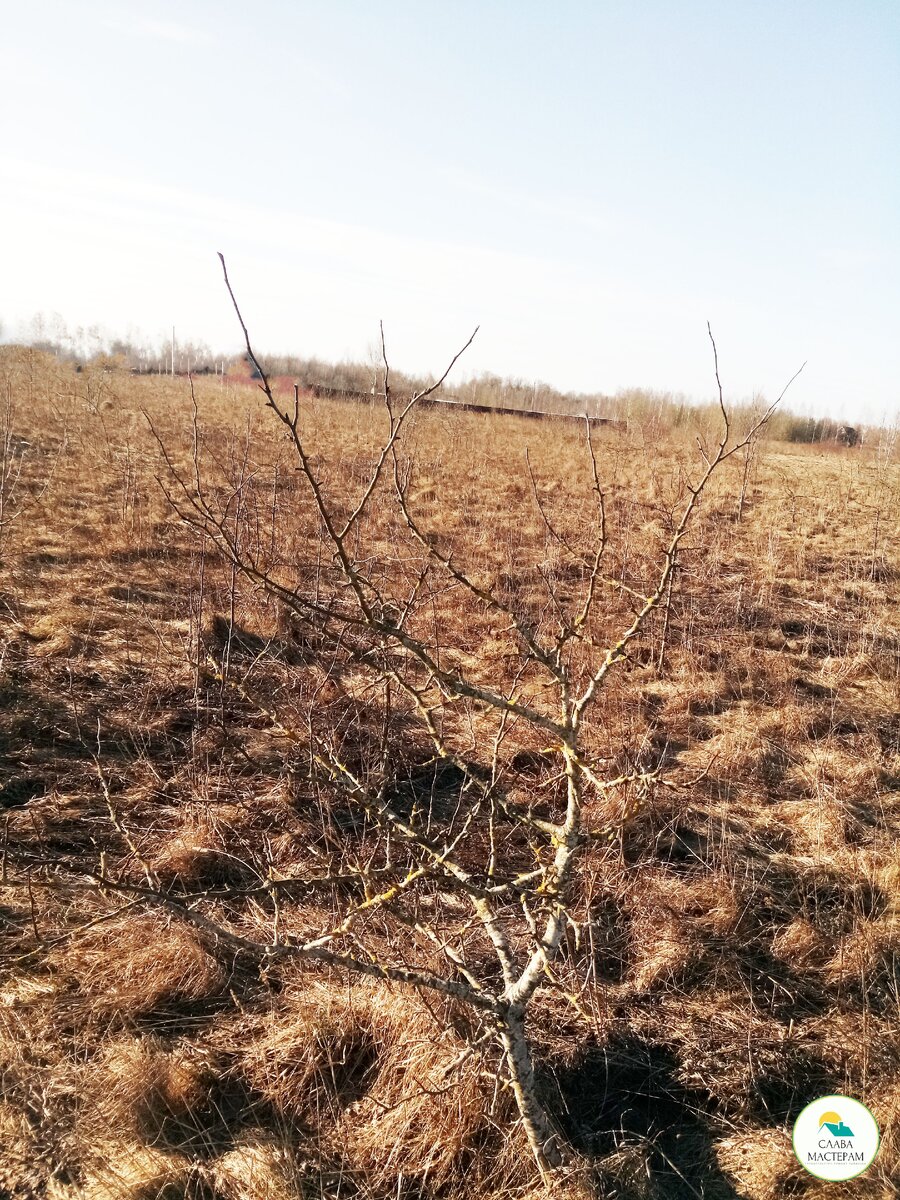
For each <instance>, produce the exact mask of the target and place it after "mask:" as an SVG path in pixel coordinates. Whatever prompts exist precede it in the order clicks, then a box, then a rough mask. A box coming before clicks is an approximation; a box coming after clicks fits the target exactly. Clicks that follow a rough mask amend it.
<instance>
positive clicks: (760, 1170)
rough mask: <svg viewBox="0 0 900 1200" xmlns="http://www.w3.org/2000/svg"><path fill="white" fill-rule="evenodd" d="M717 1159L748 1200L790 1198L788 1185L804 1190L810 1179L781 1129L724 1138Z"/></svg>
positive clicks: (762, 1130)
mask: <svg viewBox="0 0 900 1200" xmlns="http://www.w3.org/2000/svg"><path fill="white" fill-rule="evenodd" d="M716 1157H717V1159H718V1163H719V1166H720V1167H721V1169H722V1171H723V1172H724V1174H725V1175H726V1176H727V1177H728V1178H729V1179H730V1180H731V1181H732V1182H733V1183H734V1185H735V1187H736V1188H737V1189H738V1194H739V1195H740V1196H742V1197H746V1200H781V1197H782V1196H786V1195H788V1194H789V1192H788V1185H789V1184H791V1183H792V1184H794V1185H795V1187H796V1186H801V1185H802V1183H803V1181H804V1180H806V1179H807V1175H806V1172H805V1171H804V1170H803V1168H802V1167H801V1166H800V1164H799V1163H798V1162H797V1159H796V1157H795V1156H794V1151H793V1149H792V1148H791V1143H790V1139H789V1137H788V1136H787V1134H786V1133H785V1132H784V1131H783V1130H781V1129H754V1130H748V1131H747V1132H745V1133H736V1134H734V1135H733V1136H732V1137H728V1138H723V1139H722V1141H720V1142H719V1143H718V1144H717V1146H716Z"/></svg>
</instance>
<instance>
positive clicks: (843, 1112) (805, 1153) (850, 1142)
mask: <svg viewBox="0 0 900 1200" xmlns="http://www.w3.org/2000/svg"><path fill="white" fill-rule="evenodd" d="M879 1141H880V1134H879V1132H878V1124H877V1123H876V1121H875V1118H874V1117H873V1116H872V1114H871V1113H870V1112H869V1110H868V1109H867V1108H866V1106H865V1105H864V1104H860V1102H859V1101H858V1100H851V1099H850V1097H849V1096H822V1097H821V1099H819V1100H814V1101H813V1102H812V1104H807V1106H806V1108H804V1110H803V1112H802V1113H801V1114H800V1116H799V1117H798V1118H797V1120H796V1121H795V1122H794V1153H795V1154H796V1155H797V1159H798V1160H799V1162H800V1165H801V1166H802V1167H805V1168H806V1170H807V1171H809V1173H810V1175H815V1176H816V1177H817V1178H818V1179H852V1178H853V1177H854V1175H861V1174H862V1172H863V1171H865V1169H866V1168H867V1167H868V1166H870V1165H871V1163H872V1161H873V1160H874V1158H875V1155H876V1154H877V1153H878V1143H879Z"/></svg>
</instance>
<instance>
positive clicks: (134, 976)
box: [58, 917, 227, 1016]
mask: <svg viewBox="0 0 900 1200" xmlns="http://www.w3.org/2000/svg"><path fill="white" fill-rule="evenodd" d="M58 957H61V958H62V962H61V964H60V965H61V966H62V967H63V969H65V970H67V971H68V972H69V974H71V975H73V976H74V977H75V979H76V980H77V986H78V990H79V992H80V993H81V995H83V996H84V997H85V999H86V1000H87V1001H88V1002H89V1004H90V1006H91V1008H92V1009H93V1010H94V1012H95V1013H97V1014H103V1015H107V1016H111V1015H116V1014H118V1015H121V1016H134V1015H136V1014H139V1013H147V1012H153V1011H157V1010H160V1009H167V1008H172V1007H177V1006H180V1005H185V1004H197V1003H200V1002H203V1001H208V1000H210V999H212V998H214V997H216V996H219V995H220V994H221V992H222V990H223V988H224V987H225V985H226V983H227V975H226V972H225V970H224V968H223V967H222V965H221V964H220V963H219V962H218V960H217V959H216V958H215V957H214V956H213V955H212V954H211V953H210V952H209V951H208V950H207V949H206V948H205V947H204V946H203V945H202V944H201V942H200V940H199V939H198V938H197V937H196V935H195V934H194V933H193V932H192V931H191V930H189V929H186V928H184V927H183V926H180V925H175V924H166V923H164V922H163V921H161V920H158V919H145V920H141V919H140V918H137V917H127V918H123V919H121V920H118V921H110V922H109V923H107V924H103V925H98V926H96V927H95V928H94V929H91V930H89V931H88V932H87V933H86V934H84V935H83V936H82V937H80V938H78V939H77V941H76V942H74V943H73V944H72V945H71V946H70V947H68V948H64V950H63V952H62V954H61V955H58Z"/></svg>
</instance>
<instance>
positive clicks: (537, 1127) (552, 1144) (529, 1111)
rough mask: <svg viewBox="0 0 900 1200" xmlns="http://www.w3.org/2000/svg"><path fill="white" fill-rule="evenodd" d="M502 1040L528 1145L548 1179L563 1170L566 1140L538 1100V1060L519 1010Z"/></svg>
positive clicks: (511, 1017)
mask: <svg viewBox="0 0 900 1200" xmlns="http://www.w3.org/2000/svg"><path fill="white" fill-rule="evenodd" d="M500 1036H501V1038H502V1040H503V1047H504V1049H505V1050H506V1060H507V1063H508V1065H509V1075H510V1081H511V1083H512V1089H513V1094H514V1095H515V1097H516V1104H517V1105H518V1108H519V1115H520V1116H521V1118H522V1125H523V1126H524V1129H525V1133H526V1135H527V1137H528V1144H529V1145H530V1146H531V1150H532V1153H533V1154H534V1157H535V1159H536V1160H537V1164H538V1167H539V1168H540V1171H541V1174H542V1175H546V1174H547V1172H548V1171H549V1170H552V1169H553V1168H554V1167H561V1166H563V1164H564V1163H565V1155H564V1153H563V1147H562V1139H561V1137H560V1135H559V1133H557V1131H556V1130H555V1129H554V1128H553V1125H552V1123H551V1120H550V1117H549V1116H548V1114H547V1113H546V1111H545V1110H544V1107H543V1105H542V1104H541V1102H540V1101H539V1100H538V1098H537V1091H536V1087H535V1077H534V1060H533V1059H532V1056H531V1047H530V1046H529V1045H528V1039H527V1038H526V1036H525V1017H524V1014H523V1013H521V1012H518V1011H515V1010H513V1011H511V1012H507V1014H506V1018H505V1020H504V1022H503V1027H502V1029H501V1032H500Z"/></svg>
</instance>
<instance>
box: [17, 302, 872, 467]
mask: <svg viewBox="0 0 900 1200" xmlns="http://www.w3.org/2000/svg"><path fill="white" fill-rule="evenodd" d="M16 340H17V341H18V342H20V343H21V344H25V345H28V346H31V347H32V348H34V349H38V350H43V351H46V352H48V353H51V354H54V355H55V356H56V357H57V358H60V359H64V360H67V361H71V362H73V363H75V364H76V365H77V366H81V367H85V366H87V365H88V364H94V365H97V366H105V367H107V368H109V369H117V370H127V371H131V372H132V373H135V374H155V373H160V374H176V375H182V374H187V373H193V374H197V375H206V374H217V375H230V376H235V375H237V376H241V375H243V376H244V377H248V376H250V374H251V369H250V368H249V366H248V364H247V361H246V356H245V355H238V356H228V355H222V354H216V353H214V352H213V351H212V350H211V349H210V347H209V346H207V345H206V344H205V343H203V342H186V341H185V342H183V341H177V340H176V342H175V344H174V347H173V344H172V339H171V338H161V339H160V340H159V342H158V343H157V344H156V345H153V344H151V343H148V342H147V341H146V340H143V339H141V338H140V337H138V336H137V335H130V336H126V337H120V336H114V335H110V334H108V333H106V332H104V331H103V330H101V329H100V328H99V327H98V326H91V327H90V328H87V329H85V328H78V329H75V330H74V331H70V330H69V329H68V328H67V327H66V325H65V323H64V322H63V321H62V319H61V318H60V317H58V316H53V317H51V318H46V317H43V316H38V317H35V318H34V320H33V321H32V322H31V324H30V326H29V328H28V330H27V331H26V332H25V334H24V336H20V337H19V338H17V339H16ZM173 351H174V352H173ZM260 360H261V362H262V365H263V367H264V369H265V370H266V372H267V373H268V374H269V375H271V376H280V377H281V378H285V377H288V378H290V379H293V380H295V381H296V382H298V383H299V384H300V385H301V386H302V387H304V388H308V389H310V390H316V391H318V392H319V394H320V395H323V396H324V395H335V394H341V393H346V394H350V395H359V394H363V393H364V394H366V395H376V396H377V395H380V394H383V391H384V371H383V367H382V365H381V364H380V363H377V364H372V363H369V364H366V363H359V362H338V363H333V362H325V361H324V360H322V359H318V358H300V357H297V356H295V355H284V354H261V355H260ZM433 382H434V377H433V376H421V375H410V374H406V373H404V372H402V371H398V370H396V369H393V368H392V369H391V386H392V389H393V391H394V393H395V394H396V395H404V394H406V395H409V394H411V393H412V392H413V391H416V390H418V389H421V388H423V387H425V386H427V385H428V384H431V383H433ZM441 395H442V396H443V397H444V398H445V399H448V400H457V401H459V402H465V403H468V404H475V405H479V406H482V405H483V406H486V407H489V408H503V409H515V410H521V411H525V412H545V413H556V414H560V415H565V416H584V415H586V416H589V417H601V418H606V419H608V420H611V421H614V422H624V423H627V425H628V426H629V428H632V429H640V430H642V431H643V433H644V435H645V436H648V437H650V438H652V437H657V436H662V435H664V434H665V433H667V432H669V431H672V430H676V429H679V428H682V427H686V426H694V425H697V424H698V422H700V423H706V422H708V420H709V419H710V418H714V417H715V415H716V412H717V406H716V405H715V404H712V403H709V402H700V403H698V402H696V401H693V400H691V399H690V398H689V397H687V396H684V395H681V394H678V393H672V392H662V391H653V390H648V389H645V388H628V389H624V390H620V391H618V392H616V393H615V394H612V395H608V394H606V393H603V392H563V391H560V390H559V389H557V388H554V387H552V386H551V385H550V384H547V383H542V382H530V381H526V380H523V379H513V378H505V377H502V376H500V375H494V374H491V373H482V374H480V375H476V376H471V377H469V378H468V379H467V380H466V381H465V382H463V383H447V384H445V385H444V387H443V388H442V390H441ZM764 407H765V401H764V400H763V399H762V398H761V397H755V398H754V400H753V401H750V402H745V403H742V404H737V405H733V406H732V408H733V412H734V415H735V418H736V419H737V420H740V419H741V418H742V415H743V416H746V417H749V416H752V414H753V413H755V412H761V411H763V409H764ZM847 428H848V427H847V426H846V424H845V423H843V422H841V421H837V420H832V419H830V418H827V417H807V416H799V415H797V414H796V413H792V412H791V411H790V410H788V409H783V410H780V411H779V412H777V413H776V414H775V415H774V416H773V417H772V419H771V421H770V422H769V425H768V430H767V435H766V436H767V437H769V438H770V439H772V440H776V441H784V442H796V443H816V442H833V441H841V440H846V438H845V436H844V434H845V431H846V430H847ZM855 432H857V433H858V434H859V435H861V440H864V434H865V431H864V430H862V429H860V430H857V431H855ZM851 444H852V442H851Z"/></svg>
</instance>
